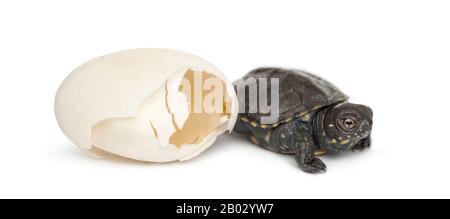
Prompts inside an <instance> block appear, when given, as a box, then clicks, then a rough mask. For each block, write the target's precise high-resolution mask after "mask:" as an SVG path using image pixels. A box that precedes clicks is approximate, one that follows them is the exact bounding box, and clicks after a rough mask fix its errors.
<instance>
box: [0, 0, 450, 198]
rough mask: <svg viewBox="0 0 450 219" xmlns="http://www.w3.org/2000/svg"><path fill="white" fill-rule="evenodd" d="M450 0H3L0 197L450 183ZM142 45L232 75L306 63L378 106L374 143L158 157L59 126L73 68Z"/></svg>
mask: <svg viewBox="0 0 450 219" xmlns="http://www.w3.org/2000/svg"><path fill="white" fill-rule="evenodd" d="M449 10H450V2H448V1H371V2H370V3H369V1H356V0H355V1H308V3H307V2H302V1H298V0H293V1H281V0H277V1H262V0H256V1H240V0H239V1H230V0H226V1H210V0H204V1H183V0H180V1H168V0H164V1H158V2H156V1H153V2H151V1H129V0H127V1H70V2H69V1H56V0H55V1H46V0H44V1H31V0H30V1H20V0H18V1H2V2H1V3H0V27H1V29H0V32H1V34H0V60H1V62H0V74H1V80H0V89H1V92H0V98H1V100H2V104H1V105H2V107H1V109H0V110H1V115H2V122H1V126H0V128H1V133H2V135H1V142H0V149H1V153H0V174H1V176H0V177H1V180H0V197H2V198H5V197H12V198H18V197H40V198H41V197H42V198H50V197H52V198H53V197H61V198H66V197H79V198H82V197H87V198H94V197H95V198H97V197H99V198H112V197H127V198H306V197H310V198H318V197H332V198H336V197H340V198H349V197H352V198H355V197H359V198H369V197H378V198H381V197H406V198H409V197H446V198H449V197H450V186H449V185H450V175H449V172H450V171H449V168H450V159H449V157H450V144H449V136H448V134H447V132H448V130H449V127H448V126H449V124H450V121H449V117H448V112H447V111H448V109H449V101H448V97H447V94H448V93H450V89H449V85H448V83H449V81H450V80H449V75H450V64H449V61H450V60H449V58H450V40H449V39H450V28H449V27H450V25H449V22H450V13H448V12H449ZM140 47H167V48H175V49H180V50H184V51H187V52H190V53H193V54H196V55H199V56H201V57H204V58H205V59H207V60H209V61H211V62H212V63H213V64H214V65H216V66H217V67H219V68H220V69H221V70H222V71H223V72H224V73H225V74H227V75H229V77H230V78H231V79H237V78H239V77H240V76H242V75H243V74H245V73H246V72H247V71H249V70H251V69H252V68H255V67H258V66H264V65H279V66H288V67H296V68H303V69H306V70H309V71H311V72H314V73H318V74H319V75H322V76H324V77H325V78H327V79H328V80H330V81H332V82H333V83H335V84H336V85H337V86H338V87H340V88H341V89H342V90H344V91H345V92H346V93H347V94H348V95H350V96H351V97H352V100H354V101H355V102H358V103H364V104H367V105H370V106H371V107H372V108H373V109H374V114H375V118H374V122H375V123H374V131H373V141H374V144H373V148H372V149H371V150H370V151H365V152H362V153H354V154H349V155H343V156H339V157H324V161H325V162H326V164H327V165H328V168H329V170H328V173H326V174H322V175H309V174H306V173H303V172H301V171H300V170H299V169H298V168H297V167H296V164H295V162H294V161H293V158H292V157H291V156H280V155H277V154H274V153H271V152H269V151H265V150H263V149H260V148H258V147H256V146H253V145H251V144H250V143H248V142H247V141H244V140H242V139H236V138H232V137H230V136H223V137H221V138H220V139H219V140H218V142H217V143H216V144H215V145H213V147H211V148H210V149H209V150H208V151H206V152H205V153H203V154H202V155H201V156H199V157H198V158H196V159H194V160H192V161H189V162H186V163H173V164H169V165H154V164H146V163H137V162H129V161H123V160H97V159H94V158H91V157H89V156H88V155H86V154H83V153H81V152H80V150H79V149H78V148H77V147H76V146H74V145H72V144H71V143H70V142H69V140H68V139H66V137H65V136H64V135H63V133H62V132H61V131H60V130H59V128H58V126H57V123H56V120H55V117H54V113H53V99H54V95H55V92H56V89H57V87H58V85H59V84H60V83H61V81H62V80H63V79H64V78H65V77H66V76H67V74H69V73H70V72H71V71H72V70H73V69H74V68H76V67H77V66H79V65H80V64H82V63H84V62H85V61H87V60H89V59H91V58H94V57H97V56H99V55H103V54H106V53H110V52H114V51H118V50H123V49H130V48H140Z"/></svg>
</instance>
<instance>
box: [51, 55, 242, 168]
mask: <svg viewBox="0 0 450 219" xmlns="http://www.w3.org/2000/svg"><path fill="white" fill-rule="evenodd" d="M188 71H195V72H199V73H200V72H205V73H207V74H210V75H213V76H214V77H216V78H218V79H220V80H221V82H222V83H223V84H224V85H225V87H226V96H227V101H229V103H230V106H231V107H230V108H231V109H230V110H229V111H228V112H227V113H223V114H207V113H206V114H195V113H193V112H191V111H189V109H190V108H189V103H191V102H189V100H190V99H189V100H188V98H187V95H186V94H185V93H183V92H181V91H179V87H180V83H181V80H182V79H183V77H184V75H185V74H187V72H188ZM237 103H238V101H237V98H236V94H235V92H234V89H233V87H232V85H231V83H230V82H229V81H227V80H226V78H225V77H224V75H223V74H222V73H221V72H220V71H219V70H218V69H217V68H216V67H214V66H213V65H211V64H210V63H208V62H207V61H205V60H203V59H201V58H199V57H197V56H194V55H191V54H187V53H184V52H180V51H175V50H168V49H135V50H128V51H122V52H117V53H113V54H109V55H105V56H102V57H99V58H96V59H93V60H91V61H89V62H87V63H85V64H83V65H82V66H80V67H79V68H77V69H76V70H74V71H73V72H72V73H71V74H70V75H69V76H68V77H67V78H66V79H65V80H64V82H63V83H62V84H61V86H60V88H59V90H58V92H57V94H56V98H55V113H56V118H57V120H58V123H59V125H60V127H61V129H62V130H63V132H64V133H65V134H66V136H67V137H68V138H69V139H70V140H71V141H72V142H73V143H75V144H76V145H78V146H79V147H80V148H81V149H83V150H87V151H92V152H94V151H98V150H100V151H104V152H108V153H111V154H114V155H118V156H122V157H126V158H131V159H135V160H141V161H149V162H170V161H176V160H187V159H190V158H193V157H195V156H197V155H198V154H200V153H201V152H202V151H204V150H205V149H207V148H208V147H209V146H211V145H212V144H213V143H214V141H215V140H216V138H217V136H218V135H220V134H222V133H224V132H225V131H227V130H230V129H232V128H233V126H234V123H235V121H236V117H237ZM198 118H199V119H198ZM196 119H197V120H196ZM198 121H201V122H202V123H205V124H196V123H199V122H198ZM193 127H194V128H193ZM174 136H177V137H174ZM174 139H175V140H174ZM193 139H194V140H193Z"/></svg>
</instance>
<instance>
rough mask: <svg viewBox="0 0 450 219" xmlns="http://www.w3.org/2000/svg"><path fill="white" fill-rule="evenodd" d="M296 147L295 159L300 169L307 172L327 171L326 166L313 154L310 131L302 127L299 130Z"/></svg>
mask: <svg viewBox="0 0 450 219" xmlns="http://www.w3.org/2000/svg"><path fill="white" fill-rule="evenodd" d="M299 135H300V136H301V138H300V139H298V147H297V151H296V154H295V161H297V164H298V165H299V167H300V169H302V170H303V171H305V172H308V173H323V172H326V171H327V166H326V165H325V164H324V163H323V161H322V160H320V159H319V158H317V157H315V156H314V151H315V147H314V140H313V138H312V136H311V132H309V130H308V129H306V128H304V127H302V128H300V130H299Z"/></svg>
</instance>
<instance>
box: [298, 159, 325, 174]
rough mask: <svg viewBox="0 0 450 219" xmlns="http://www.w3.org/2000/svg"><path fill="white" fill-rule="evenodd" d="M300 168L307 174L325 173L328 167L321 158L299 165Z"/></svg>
mask: <svg viewBox="0 0 450 219" xmlns="http://www.w3.org/2000/svg"><path fill="white" fill-rule="evenodd" d="M299 166H300V168H301V169H302V170H303V171H305V172H307V173H325V172H326V171H327V166H326V165H325V163H323V161H322V160H320V159H319V158H313V160H312V161H311V162H308V163H303V164H299Z"/></svg>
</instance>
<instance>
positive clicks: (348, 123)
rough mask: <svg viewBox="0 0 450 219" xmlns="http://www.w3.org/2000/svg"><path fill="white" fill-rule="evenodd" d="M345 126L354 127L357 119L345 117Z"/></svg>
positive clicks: (347, 127)
mask: <svg viewBox="0 0 450 219" xmlns="http://www.w3.org/2000/svg"><path fill="white" fill-rule="evenodd" d="M344 126H345V128H346V129H352V128H353V127H354V126H355V121H354V120H353V119H345V120H344Z"/></svg>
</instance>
